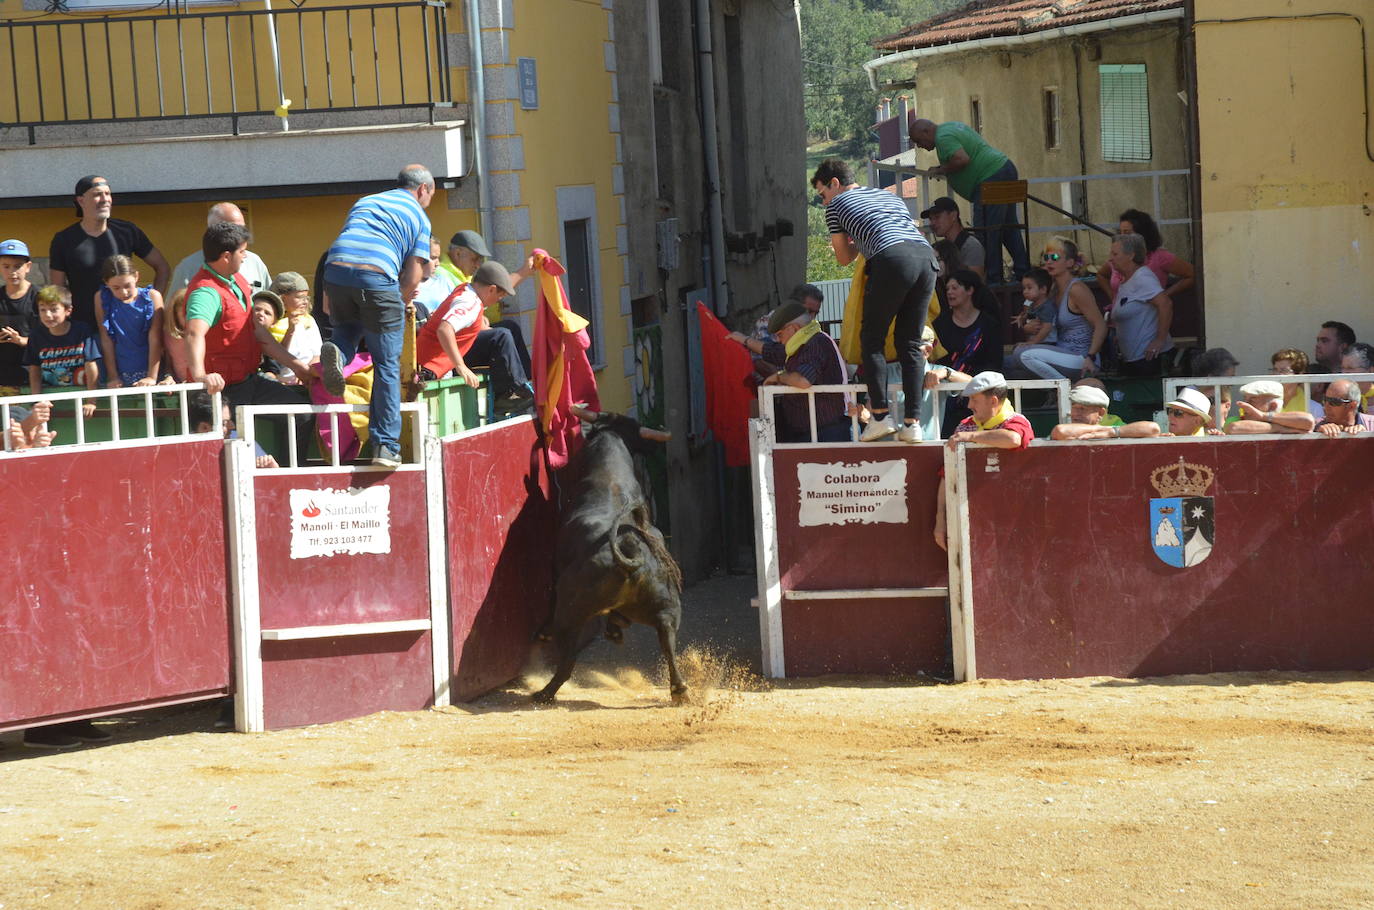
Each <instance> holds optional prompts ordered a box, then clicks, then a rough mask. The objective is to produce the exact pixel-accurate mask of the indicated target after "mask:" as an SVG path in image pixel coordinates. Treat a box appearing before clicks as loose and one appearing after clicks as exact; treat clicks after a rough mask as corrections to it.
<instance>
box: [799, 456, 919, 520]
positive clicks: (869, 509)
mask: <svg viewBox="0 0 1374 910" xmlns="http://www.w3.org/2000/svg"><path fill="white" fill-rule="evenodd" d="M906 466H907V463H906V461H904V460H901V459H899V460H897V461H861V462H858V463H856V464H848V463H845V462H832V463H829V464H799V465H797V491H798V495H800V497H801V508H800V510H799V513H798V523H799V524H800V525H801V526H802V527H809V526H815V525H843V524H878V523H885V524H896V525H904V524H906V522H907V508H906Z"/></svg>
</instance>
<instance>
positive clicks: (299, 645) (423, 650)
mask: <svg viewBox="0 0 1374 910" xmlns="http://www.w3.org/2000/svg"><path fill="white" fill-rule="evenodd" d="M250 476H251V481H249V482H250V483H251V488H252V496H253V516H254V521H253V526H252V528H251V531H252V537H251V538H250V539H251V540H252V541H253V545H254V548H255V551H256V571H255V572H254V573H253V576H254V577H253V578H245V579H244V581H243V584H244V586H245V588H250V589H251V588H252V587H253V586H255V587H256V591H255V592H254V591H251V590H250V592H249V597H250V600H249V601H247V602H250V603H251V598H253V597H255V599H256V609H257V617H258V627H259V629H258V634H259V635H260V638H261V641H260V649H259V650H258V651H257V653H256V654H255V653H253V650H252V649H251V647H250V648H249V649H248V650H247V651H246V652H244V653H245V654H246V659H245V661H244V663H245V668H244V670H245V671H246V672H247V674H249V677H250V678H249V679H248V680H247V681H246V687H247V688H248V689H249V691H250V692H251V690H252V689H253V688H254V686H255V685H256V684H257V683H258V680H256V679H253V678H251V677H252V676H253V674H254V672H255V671H256V670H257V669H258V667H260V674H261V675H260V686H261V688H260V690H259V691H260V694H253V695H251V696H250V697H249V699H248V701H249V706H250V707H249V709H248V710H249V715H250V717H251V714H252V710H253V708H252V706H253V705H255V704H261V712H262V714H261V725H262V728H264V729H279V728H282V727H291V726H301V725H304V724H317V723H328V722H330V721H335V720H342V719H344V718H349V717H359V716H362V715H364V714H371V713H374V712H376V711H383V710H403V711H408V710H416V709H419V708H424V707H426V706H428V705H431V704H433V702H434V656H433V635H432V632H431V630H430V629H429V628H428V623H429V622H430V620H431V603H430V587H429V535H430V531H431V529H430V527H429V521H428V517H427V509H428V504H427V500H426V496H427V480H428V479H427V477H426V473H425V471H424V470H423V468H421V467H418V466H417V467H415V468H410V467H407V468H402V469H400V470H396V471H376V470H346V471H343V472H340V471H338V470H331V469H325V470H319V471H317V470H311V469H304V468H302V469H294V470H292V471H291V473H283V474H274V473H271V472H268V473H264V474H252V475H250ZM241 482H242V479H241ZM349 490H355V491H357V490H364V491H369V492H381V491H383V490H384V491H386V494H387V503H386V506H385V508H384V509H382V510H381V511H379V512H369V513H368V514H367V515H365V516H361V517H359V518H358V519H357V520H358V521H359V522H360V523H361V524H369V525H370V523H372V522H375V521H380V520H383V519H384V520H385V522H386V524H387V525H388V528H387V530H388V534H389V543H388V545H387V546H386V547H385V548H384V551H383V552H336V553H330V554H328V555H309V556H305V555H302V554H300V553H296V554H295V555H294V557H293V536H295V537H296V538H297V540H296V541H295V544H296V545H297V546H299V545H300V543H301V540H300V537H301V528H302V525H301V519H302V518H306V517H309V516H310V515H311V513H312V512H319V511H320V509H321V506H320V505H317V504H316V501H315V500H316V498H315V497H312V496H310V491H321V492H323V491H345V492H346V491H349ZM302 491H304V492H302ZM293 492H294V493H295V496H294V499H293ZM318 500H319V502H320V503H325V502H335V503H338V502H341V501H339V500H327V499H326V497H325V496H320V497H318ZM297 512H300V513H301V514H300V515H297V514H296V513H297ZM318 520H322V519H318ZM353 521H354V519H353V518H349V519H346V520H345V521H344V522H343V523H342V525H341V527H342V528H343V529H344V531H343V532H341V533H345V534H346V533H348V528H349V527H350V525H352V524H353ZM435 530H438V529H435ZM331 533H332V532H331ZM242 621H243V620H242V619H241V622H242ZM250 623H251V621H250ZM250 623H245V624H244V626H243V630H244V634H245V637H252V635H253V634H254V630H253V629H252V628H251V624H250ZM396 623H401V624H407V623H408V624H409V625H410V626H411V628H406V629H395V628H394V627H393V626H391V625H385V624H396ZM335 633H337V634H335ZM255 665H256V666H255ZM246 726H247V727H248V728H249V729H254V728H256V727H257V724H256V723H255V722H254V721H253V720H251V719H250V720H248V722H247V723H246Z"/></svg>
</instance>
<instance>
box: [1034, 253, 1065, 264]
mask: <svg viewBox="0 0 1374 910" xmlns="http://www.w3.org/2000/svg"><path fill="white" fill-rule="evenodd" d="M1063 258H1064V257H1063V256H1061V255H1060V254H1058V253H1041V254H1040V261H1041V262H1058V261H1059V260H1061V259H1063Z"/></svg>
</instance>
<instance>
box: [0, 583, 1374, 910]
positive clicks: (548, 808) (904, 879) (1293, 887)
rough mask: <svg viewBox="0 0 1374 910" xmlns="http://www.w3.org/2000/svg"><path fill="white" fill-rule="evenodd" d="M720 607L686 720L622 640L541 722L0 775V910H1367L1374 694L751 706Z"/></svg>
mask: <svg viewBox="0 0 1374 910" xmlns="http://www.w3.org/2000/svg"><path fill="white" fill-rule="evenodd" d="M713 584H714V585H715V586H716V587H715V588H714V589H711V588H710V585H708V586H707V587H708V589H709V590H708V595H709V596H710V597H714V598H715V599H717V600H721V599H724V600H725V601H728V602H729V603H728V604H726V605H725V606H723V607H722V606H720V605H717V609H718V610H719V611H721V612H722V613H723V614H724V615H725V616H727V617H728V621H727V622H726V623H725V624H724V625H725V627H728V626H729V622H730V621H733V622H734V627H733V629H734V631H735V632H736V633H738V634H736V635H734V636H732V635H730V634H726V635H723V636H718V637H719V638H720V639H721V640H722V641H723V642H724V644H720V645H717V644H708V643H706V642H705V641H704V640H701V639H698V640H696V641H695V642H693V643H689V645H688V656H687V663H688V669H689V671H690V677H689V681H690V682H692V683H693V684H694V688H695V690H696V698H695V703H694V704H692V705H690V706H687V707H682V708H674V707H671V706H669V705H668V699H667V695H666V691H665V689H664V688H662V686H661V685H660V684H659V681H658V680H657V679H655V678H653V677H654V670H653V662H652V659H648V658H646V656H645V655H646V654H648V653H650V652H651V650H652V647H651V643H650V642H649V641H648V639H651V638H652V636H651V634H650V633H648V632H647V630H643V629H636V630H633V631H632V633H631V635H632V637H633V638H634V639H635V642H634V643H632V645H631V646H627V648H625V649H623V650H620V651H616V650H614V649H611V648H610V647H609V646H606V647H605V648H601V647H600V646H596V647H595V648H593V649H592V650H593V651H594V653H592V654H589V660H588V661H587V662H586V663H585V665H584V667H583V669H582V671H581V672H580V673H579V674H578V676H576V677H575V679H574V681H573V683H572V684H570V686H569V687H567V688H565V689H564V691H563V693H562V697H561V701H560V704H558V705H557V706H555V707H552V708H535V707H532V706H531V705H530V704H529V702H528V699H527V698H526V694H527V693H528V692H529V691H532V690H533V688H535V687H536V685H537V684H538V683H542V681H543V679H542V678H541V677H532V678H531V679H530V680H529V681H528V682H527V683H522V684H520V685H515V686H512V687H510V688H509V689H507V690H505V691H502V692H498V693H494V694H492V695H490V696H488V697H486V698H483V699H481V700H480V701H478V702H476V703H474V704H470V705H463V706H459V707H453V708H446V709H441V710H434V711H427V712H419V713H411V714H383V715H376V716H373V717H367V718H362V719H359V720H354V721H349V722H346V723H340V724H333V725H329V726H323V727H314V728H308V729H301V730H291V731H285V732H278V733H269V734H263V735H257V736H242V735H237V734H230V733H214V732H210V731H211V728H212V724H213V719H214V714H215V712H214V710H213V709H212V708H209V707H204V706H200V707H194V708H181V709H169V710H166V711H162V712H150V713H148V714H145V715H142V716H139V717H135V718H131V719H120V720H115V721H109V722H107V723H108V725H109V727H110V728H111V729H112V730H113V731H114V732H115V733H116V740H115V742H114V743H113V744H111V745H108V746H103V747H99V748H87V749H84V750H81V751H76V752H69V753H63V754H45V753H37V752H33V751H29V750H23V749H20V748H18V747H16V746H13V745H9V746H6V747H5V748H0V907H3V908H6V910H8V908H16V907H57V906H80V907H121V908H124V907H128V908H181V907H214V908H231V907H442V908H448V907H534V908H542V907H579V908H580V907H588V908H591V907H595V908H607V907H609V908H617V907H667V906H688V907H712V908H722V907H750V908H756V907H806V908H809V907H837V908H850V907H938V908H947V907H1005V906H1014V907H1074V906H1082V907H1207V908H1214V907H1285V908H1287V907H1297V906H1301V907H1304V908H1322V907H1332V908H1351V907H1362V906H1363V907H1369V906H1374V847H1371V842H1372V841H1374V673H1365V674H1341V675H1334V674H1311V675H1296V674H1232V675H1220V676H1208V677H1175V678H1169V679H1159V680H1147V681H1140V682H1136V681H1126V680H1115V679H1083V680H1073V681H1055V682H980V683H974V684H968V685H933V684H921V683H919V682H911V681H893V680H882V679H874V678H863V679H856V678H827V679H816V680H805V681H796V682H786V683H781V684H776V685H772V686H767V685H764V684H763V683H762V681H760V680H759V679H758V677H757V676H756V675H755V673H754V671H753V669H752V668H751V666H750V664H749V660H750V659H752V660H754V661H756V660H757V656H756V654H757V652H756V651H754V652H753V653H752V654H750V653H748V649H749V648H750V647H751V644H750V640H749V634H750V628H749V623H750V622H751V621H752V612H751V611H749V610H748V607H747V605H746V606H743V607H740V606H739V604H738V600H739V597H740V596H741V595H740V591H741V590H742V591H744V594H743V596H744V597H745V598H746V604H747V588H740V584H739V583H738V582H737V581H735V580H730V579H726V580H719V581H717V582H715V583H713ZM721 627H722V626H721V624H719V623H717V624H716V626H715V628H716V629H717V630H719V629H720V628H721ZM755 641H756V639H755Z"/></svg>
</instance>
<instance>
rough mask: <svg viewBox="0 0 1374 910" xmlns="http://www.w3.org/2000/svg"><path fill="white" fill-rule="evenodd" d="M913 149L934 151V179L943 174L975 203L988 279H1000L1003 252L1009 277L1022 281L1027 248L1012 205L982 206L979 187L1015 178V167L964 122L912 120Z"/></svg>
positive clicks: (1027, 263) (975, 224)
mask: <svg viewBox="0 0 1374 910" xmlns="http://www.w3.org/2000/svg"><path fill="white" fill-rule="evenodd" d="M907 133H908V135H909V136H910V137H911V141H912V144H914V145H916V146H917V147H918V148H923V149H925V150H926V151H932V150H933V151H934V152H935V155H936V157H937V158H939V159H940V164H939V166H938V167H933V168H931V169H930V173H931V174H932V175H941V174H943V175H945V176H946V177H947V178H948V180H949V186H950V189H952V190H954V191H955V192H956V193H958V194H959V195H960V196H963V197H964V198H965V199H967V200H968V201H969V202H971V203H973V227H974V228H975V229H977V230H982V231H983V232H984V233H983V246H984V247H985V248H986V252H985V254H984V261H983V264H984V268H985V269H986V270H987V280H988V281H989V282H990V283H992V284H996V283H998V282H1000V281H1001V280H1002V247H1004V246H1005V247H1006V249H1007V253H1008V254H1009V255H1010V256H1011V267H1012V277H1013V279H1014V280H1020V278H1021V276H1022V275H1024V274H1026V272H1027V271H1029V270H1030V259H1029V258H1028V256H1027V254H1026V243H1025V240H1023V239H1022V237H1021V232H1020V230H1019V229H1018V228H1017V227H1015V226H1014V225H1015V223H1016V221H1017V218H1016V206H1014V205H1007V204H1000V205H987V204H985V203H984V202H983V184H984V183H995V182H1004V181H1011V180H1015V179H1017V173H1016V165H1015V164H1014V163H1013V162H1012V160H1011V159H1010V158H1008V157H1007V156H1006V155H1005V154H1003V153H1002V152H1000V151H998V150H997V149H995V148H993V147H992V146H991V145H989V144H988V142H987V140H985V139H984V138H983V137H982V136H981V135H979V133H978V131H977V130H975V129H973V127H971V126H969V125H968V124H967V123H960V122H958V121H957V120H952V121H949V122H947V123H941V124H936V123H935V122H934V121H933V120H926V119H924V118H922V119H920V120H915V121H912V124H911V126H910V127H909V128H908V130H907Z"/></svg>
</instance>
